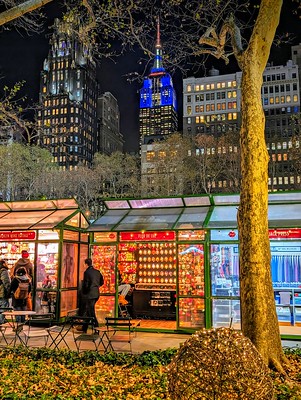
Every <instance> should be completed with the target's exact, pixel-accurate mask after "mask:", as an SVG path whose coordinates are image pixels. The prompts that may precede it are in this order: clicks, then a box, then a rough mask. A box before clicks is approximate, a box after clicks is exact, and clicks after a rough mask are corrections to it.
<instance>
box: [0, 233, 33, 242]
mask: <svg viewBox="0 0 301 400" xmlns="http://www.w3.org/2000/svg"><path fill="white" fill-rule="evenodd" d="M35 238H36V232H35V231H14V232H8V231H2V232H1V231H0V240H3V241H6V242H10V241H16V240H17V241H19V240H22V241H23V240H35Z"/></svg>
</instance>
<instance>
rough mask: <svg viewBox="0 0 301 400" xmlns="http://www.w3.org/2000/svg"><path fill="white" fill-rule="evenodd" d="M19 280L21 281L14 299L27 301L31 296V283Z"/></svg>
mask: <svg viewBox="0 0 301 400" xmlns="http://www.w3.org/2000/svg"><path fill="white" fill-rule="evenodd" d="M17 280H18V281H19V285H18V287H17V289H16V290H15V293H14V298H15V299H17V300H25V299H27V297H28V294H29V282H23V281H20V280H19V279H18V278H17Z"/></svg>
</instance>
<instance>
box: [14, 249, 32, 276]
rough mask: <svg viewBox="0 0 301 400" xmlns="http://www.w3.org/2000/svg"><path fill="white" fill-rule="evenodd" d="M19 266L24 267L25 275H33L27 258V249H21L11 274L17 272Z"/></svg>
mask: <svg viewBox="0 0 301 400" xmlns="http://www.w3.org/2000/svg"><path fill="white" fill-rule="evenodd" d="M19 268H25V269H26V273H27V275H29V276H30V279H32V277H33V265H32V263H31V261H30V259H29V253H28V251H27V250H22V253H21V258H19V260H18V261H17V262H16V264H15V266H14V268H13V269H12V276H15V275H16V274H17V271H18V269H19Z"/></svg>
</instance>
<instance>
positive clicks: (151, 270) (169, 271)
mask: <svg viewBox="0 0 301 400" xmlns="http://www.w3.org/2000/svg"><path fill="white" fill-rule="evenodd" d="M176 260H177V259H176V245H175V243H139V244H138V263H139V267H138V271H137V283H139V284H149V285H150V284H152V285H155V284H156V285H168V284H169V285H171V284H173V285H174V286H175V285H176V278H177V273H176Z"/></svg>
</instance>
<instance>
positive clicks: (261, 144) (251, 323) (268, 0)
mask: <svg viewBox="0 0 301 400" xmlns="http://www.w3.org/2000/svg"><path fill="white" fill-rule="evenodd" d="M281 6H282V1H280V0H263V1H261V6H260V10H259V15H258V18H257V21H256V24H255V27H254V30H253V34H252V36H251V39H250V42H249V46H248V48H247V50H246V51H245V52H244V54H243V55H242V58H241V60H240V66H241V68H242V84H241V85H242V86H241V96H242V99H241V100H242V108H241V111H242V126H241V132H240V136H241V137H240V141H241V175H242V182H241V196H240V206H239V212H238V227H239V240H240V285H241V312H242V331H243V333H244V335H245V336H247V337H248V338H250V339H251V341H252V342H253V344H254V345H255V346H256V348H257V349H258V351H259V352H260V354H261V355H262V357H263V359H264V361H265V362H266V364H267V365H269V366H274V367H276V368H277V369H278V370H282V367H281V364H282V362H283V360H284V359H285V358H284V355H283V350H282V346H281V340H280V331H279V324H278V319H277V314H276V307H275V301H274V292H273V287H272V279H271V267H270V258H271V255H270V244H269V236H268V152H267V147H266V142H265V135H264V130H265V129H264V128H265V118H264V113H263V109H262V102H261V86H262V75H263V71H264V69H265V66H266V63H267V60H268V56H269V53H270V47H271V45H272V41H273V38H274V35H275V31H276V28H277V26H278V23H279V18H280V11H281Z"/></svg>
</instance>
